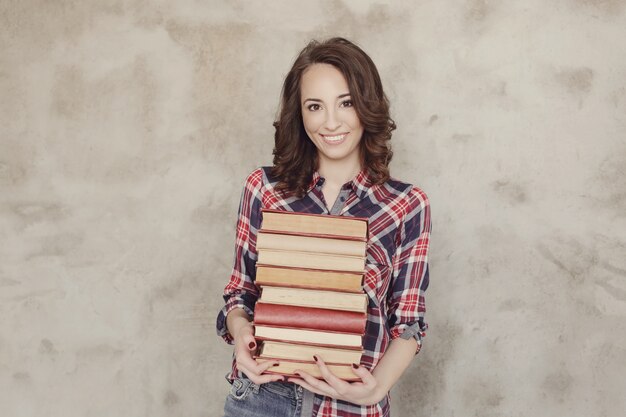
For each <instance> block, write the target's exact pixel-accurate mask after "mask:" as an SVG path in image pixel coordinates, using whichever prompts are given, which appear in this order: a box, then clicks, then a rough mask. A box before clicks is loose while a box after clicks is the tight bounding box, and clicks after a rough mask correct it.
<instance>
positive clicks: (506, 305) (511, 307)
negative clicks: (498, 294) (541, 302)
mask: <svg viewBox="0 0 626 417" xmlns="http://www.w3.org/2000/svg"><path fill="white" fill-rule="evenodd" d="M524 307H526V302H525V301H524V300H520V299H519V298H509V299H508V300H505V301H503V302H502V303H500V306H499V307H498V311H517V310H521V309H522V308H524Z"/></svg>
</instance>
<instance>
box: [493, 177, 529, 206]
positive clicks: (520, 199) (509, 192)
mask: <svg viewBox="0 0 626 417" xmlns="http://www.w3.org/2000/svg"><path fill="white" fill-rule="evenodd" d="M491 185H492V188H493V190H494V191H495V192H496V193H498V194H499V195H500V196H501V197H504V198H505V199H506V200H507V201H508V202H509V203H511V204H513V205H518V204H522V203H525V202H527V201H528V195H527V192H526V190H525V189H524V187H523V186H522V185H520V184H516V183H514V182H512V181H511V180H508V179H506V180H505V179H502V180H498V181H495V182H493V183H492V184H491Z"/></svg>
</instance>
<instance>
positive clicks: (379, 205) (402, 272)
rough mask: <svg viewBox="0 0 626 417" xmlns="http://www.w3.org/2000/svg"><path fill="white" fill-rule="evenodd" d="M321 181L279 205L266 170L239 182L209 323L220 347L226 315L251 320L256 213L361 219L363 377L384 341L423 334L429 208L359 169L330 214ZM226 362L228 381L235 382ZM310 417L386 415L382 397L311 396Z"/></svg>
mask: <svg viewBox="0 0 626 417" xmlns="http://www.w3.org/2000/svg"><path fill="white" fill-rule="evenodd" d="M323 183H324V178H322V177H320V175H319V173H318V172H315V173H314V175H313V178H312V179H311V183H310V185H309V187H308V191H307V194H306V195H305V196H304V197H303V198H301V199H298V198H295V197H290V198H288V199H283V198H281V197H280V195H279V194H278V193H277V192H275V190H274V185H276V181H275V180H273V179H272V178H271V177H270V167H262V168H258V169H256V170H254V171H253V172H252V173H251V174H250V175H248V177H247V178H246V182H245V187H244V189H243V192H242V195H241V200H240V205H239V215H238V219H237V236H236V240H235V258H234V266H233V270H232V274H231V276H230V280H229V282H228V284H227V285H226V287H225V289H224V300H225V305H224V307H223V308H222V310H221V311H220V312H219V314H218V317H217V333H218V334H219V335H220V336H222V337H223V338H224V339H225V340H226V341H227V342H228V343H231V344H232V337H231V336H230V334H229V333H228V331H227V329H226V315H227V314H228V312H230V311H231V310H233V309H234V308H243V309H244V310H245V311H246V312H247V313H248V314H249V315H250V316H251V317H252V316H253V312H254V306H255V303H256V300H257V298H258V297H259V289H258V288H257V287H256V285H255V283H254V281H255V277H256V260H257V250H256V239H257V233H258V231H259V229H260V228H261V223H262V216H261V208H268V209H276V210H285V211H295V212H301V213H316V214H338V215H341V216H353V217H366V218H368V219H369V221H368V223H369V240H368V245H367V259H366V265H365V275H364V278H363V290H364V291H365V292H366V293H367V294H368V299H369V304H368V314H367V324H366V329H365V335H364V336H363V347H364V352H363V356H362V358H361V364H363V365H364V366H365V367H367V368H368V369H369V370H370V371H371V370H372V369H373V368H374V367H375V366H376V364H377V363H378V361H379V360H380V359H381V357H382V356H383V354H384V352H385V350H386V348H387V346H388V345H389V342H390V341H391V340H393V339H395V338H397V337H402V338H405V339H408V338H411V337H414V338H415V339H416V340H417V342H418V348H417V351H416V353H418V352H419V349H420V347H421V344H422V337H423V336H424V332H425V331H426V329H427V328H428V325H427V324H426V322H425V321H424V312H425V310H426V308H425V304H424V292H425V291H426V289H427V288H428V279H429V278H428V247H429V239H430V229H431V220H430V205H429V202H428V197H427V196H426V194H424V192H423V191H422V190H420V189H419V188H417V187H416V186H413V185H411V184H407V183H404V182H401V181H398V180H395V179H393V178H392V179H390V180H388V181H387V182H385V183H384V184H382V185H373V184H372V182H371V180H370V177H369V175H368V174H367V170H362V171H361V172H360V173H359V174H358V175H357V176H356V177H355V178H354V179H353V180H352V181H350V182H348V183H346V184H345V185H344V187H343V188H342V191H341V193H340V196H347V198H346V199H345V202H344V204H343V206H342V207H338V206H334V207H333V209H335V210H336V211H337V212H336V213H335V212H330V211H329V209H328V208H327V207H326V204H324V196H323V194H322V191H321V190H322V187H321V186H322V185H323ZM238 376H239V375H238V370H237V367H236V364H235V361H234V360H233V367H232V372H231V374H230V378H237V377H238ZM313 411H314V412H313V415H315V416H318V417H319V416H321V417H331V416H345V417H352V416H366V417H383V416H387V415H389V395H387V397H386V398H385V399H383V401H381V402H380V403H378V404H374V405H371V406H358V405H355V404H352V403H347V402H344V401H338V400H334V399H332V398H328V397H323V396H320V395H316V396H315V405H314V410H313Z"/></svg>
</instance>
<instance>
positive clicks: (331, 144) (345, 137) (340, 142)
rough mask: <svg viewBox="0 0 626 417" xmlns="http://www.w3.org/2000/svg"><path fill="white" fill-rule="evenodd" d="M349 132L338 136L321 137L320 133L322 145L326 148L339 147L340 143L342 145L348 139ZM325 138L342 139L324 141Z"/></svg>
mask: <svg viewBox="0 0 626 417" xmlns="http://www.w3.org/2000/svg"><path fill="white" fill-rule="evenodd" d="M349 133H350V132H346V133H339V134H334V135H323V134H321V133H320V136H321V137H322V140H323V141H324V143H325V144H326V145H328V146H337V145H341V144H342V143H344V142H345V141H346V140H347V139H348V135H349ZM327 136H343V139H341V140H333V141H331V140H328V139H326V137H327Z"/></svg>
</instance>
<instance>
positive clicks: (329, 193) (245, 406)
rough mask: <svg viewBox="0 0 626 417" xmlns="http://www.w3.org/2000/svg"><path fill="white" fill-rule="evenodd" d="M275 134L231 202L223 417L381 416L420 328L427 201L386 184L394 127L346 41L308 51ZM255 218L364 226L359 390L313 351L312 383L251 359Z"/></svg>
mask: <svg viewBox="0 0 626 417" xmlns="http://www.w3.org/2000/svg"><path fill="white" fill-rule="evenodd" d="M274 127H275V128H276V133H275V137H274V143H275V148H274V165H273V166H271V167H261V168H258V169H256V170H254V171H253V172H252V173H250V175H248V178H247V179H246V182H245V186H244V189H243V192H242V194H241V201H240V205H239V218H238V221H237V227H236V229H237V238H236V245H235V265H234V267H233V270H232V274H231V277H230V281H229V282H228V284H227V285H226V288H225V289H224V300H225V305H224V307H223V308H222V310H221V311H220V313H219V314H218V318H217V331H218V334H219V335H220V336H222V337H223V338H224V339H225V340H226V341H227V342H228V343H231V344H234V345H235V358H234V360H233V366H232V371H231V372H230V373H229V374H228V375H227V379H228V381H229V382H230V383H231V384H232V389H231V393H230V394H229V396H228V397H227V400H226V404H225V407H224V411H225V415H226V417H232V416H242V415H246V416H272V417H279V416H300V417H305V416H306V417H309V416H321V417H326V416H328V417H330V416H347V417H351V416H369V417H383V416H389V415H390V409H389V391H390V389H391V387H392V386H393V385H394V384H395V383H396V381H397V380H398V379H399V378H400V376H401V375H402V373H403V371H404V370H405V368H406V367H407V366H408V364H409V363H410V361H411V360H412V359H413V358H414V356H415V354H416V353H417V352H419V350H420V347H421V343H422V337H423V336H424V332H425V330H426V328H427V325H426V323H425V321H424V312H425V304H424V292H425V291H426V289H427V287H428V281H429V275H428V248H429V238H430V227H431V220H430V205H429V202H428V198H427V197H426V194H424V192H423V191H422V190H420V189H419V188H418V187H416V186H414V185H412V184H408V183H405V182H402V181H399V180H397V179H394V178H392V177H391V176H390V174H389V161H390V160H391V156H392V152H391V148H390V145H389V141H390V139H391V132H392V131H393V130H394V129H395V127H396V126H395V124H394V122H393V120H392V119H391V118H390V116H389V103H388V100H387V97H386V96H385V94H384V92H383V88H382V84H381V81H380V77H379V75H378V71H377V70H376V66H375V65H374V63H373V62H372V60H371V59H370V57H369V56H368V55H367V54H366V53H365V52H363V50H362V49H361V48H359V47H358V46H356V45H355V44H353V43H352V42H350V41H348V40H346V39H343V38H333V39H330V40H328V41H325V42H321V43H320V42H317V41H312V42H311V43H310V44H309V45H307V46H306V47H305V48H304V49H303V50H302V52H301V53H300V55H299V56H298V58H297V59H296V61H295V63H294V64H293V67H292V68H291V70H290V72H289V73H288V74H287V77H286V78H285V83H284V85H283V91H282V99H281V110H280V114H279V118H278V120H277V121H276V122H274ZM262 209H273V210H284V211H293V212H301V213H313V214H322V215H324V214H326V215H338V216H350V217H361V218H367V219H368V227H369V235H368V242H367V254H366V255H367V257H366V258H367V259H366V265H365V274H364V277H363V292H364V293H365V294H367V299H368V305H367V321H366V324H365V334H364V335H363V339H362V342H363V343H362V347H363V354H362V356H361V360H360V363H355V364H353V369H354V370H353V371H352V372H353V373H354V374H355V375H356V376H357V377H358V378H359V379H360V380H359V381H358V382H346V381H345V380H342V379H340V378H338V377H337V376H336V375H335V374H333V372H332V370H331V369H335V368H332V366H327V365H326V364H325V362H324V360H323V359H322V358H321V357H320V352H316V354H315V355H313V358H312V359H315V363H313V361H312V360H311V363H310V365H311V366H313V368H308V369H309V370H311V369H314V370H315V371H316V374H317V375H321V376H322V378H321V379H317V378H314V377H313V376H312V375H310V374H309V373H307V372H304V371H302V370H297V369H296V370H295V373H296V374H297V375H298V377H293V376H292V377H289V378H287V377H285V376H283V375H276V374H271V373H270V374H268V373H267V372H266V371H268V369H269V368H270V367H272V366H273V365H274V364H275V361H273V360H269V361H266V362H263V363H257V362H256V361H255V360H254V359H253V357H252V354H253V352H254V351H255V350H256V348H257V343H256V340H255V337H254V329H253V325H252V323H251V320H252V316H253V314H254V309H255V305H256V302H257V300H258V299H259V296H260V292H259V288H258V287H257V285H256V282H255V281H256V262H257V259H258V251H257V233H258V231H259V229H261V225H262V222H263V218H262V212H261V210H262ZM321 267H322V268H323V265H321ZM315 364H317V365H315Z"/></svg>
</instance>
